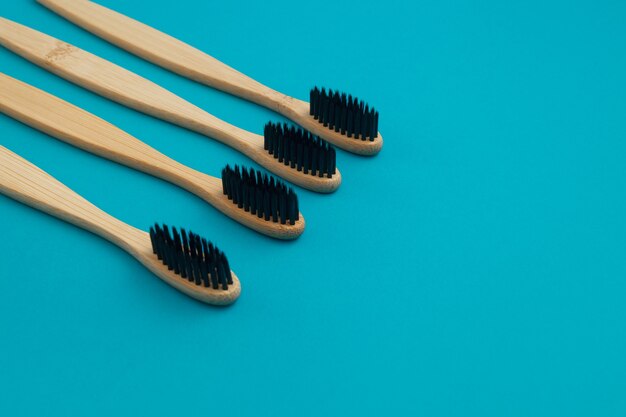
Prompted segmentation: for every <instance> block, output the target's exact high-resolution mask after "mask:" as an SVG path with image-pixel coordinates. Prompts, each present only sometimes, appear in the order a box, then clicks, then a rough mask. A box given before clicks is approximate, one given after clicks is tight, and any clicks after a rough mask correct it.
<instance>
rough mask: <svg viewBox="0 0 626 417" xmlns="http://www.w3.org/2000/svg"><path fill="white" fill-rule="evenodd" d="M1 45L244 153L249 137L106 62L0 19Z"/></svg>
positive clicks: (138, 77)
mask: <svg viewBox="0 0 626 417" xmlns="http://www.w3.org/2000/svg"><path fill="white" fill-rule="evenodd" d="M0 44H2V45H3V46H4V47H6V48H8V49H10V50H12V51H13V52H15V53H17V54H19V55H21V56H23V57H24V58H26V59H28V60H30V61H32V62H33V63H35V64H37V65H40V66H41V67H43V68H45V69H47V70H49V71H51V72H53V73H55V74H57V75H59V76H61V77H63V78H65V79H67V80H69V81H72V82H73V83H76V84H78V85H80V86H82V87H85V88H87V89H89V90H91V91H94V92H96V93H98V94H100V95H102V96H104V97H107V98H109V99H111V100H113V101H117V102H119V103H122V104H124V105H126V106H128V107H131V108H134V109H136V110H139V111H141V112H144V113H147V114H150V115H152V116H155V117H158V118H161V119H164V120H167V121H169V122H171V123H174V124H177V125H180V126H183V127H186V128H188V129H191V130H194V131H197V132H200V133H202V134H204V135H207V136H210V137H213V138H215V139H218V140H220V141H222V142H224V143H226V144H228V145H230V146H232V147H234V148H236V149H239V150H241V151H244V152H245V151H246V150H247V149H248V148H249V146H250V145H249V141H251V142H254V138H253V136H256V135H253V134H252V133H250V132H247V131H245V130H243V129H239V128H238V127H236V126H233V125H231V124H229V123H226V122H225V121H223V120H220V119H218V118H217V117H215V116H212V115H211V114H209V113H207V112H205V111H204V110H202V109H200V108H199V107H196V106H194V105H193V104H191V103H189V102H188V101H186V100H184V99H182V98H181V97H179V96H177V95H176V94H174V93H172V92H170V91H168V90H166V89H165V88H163V87H160V86H159V85H157V84H155V83H153V82H152V81H150V80H147V79H146V78H143V77H141V76H139V75H137V74H135V73H133V72H130V71H128V70H126V69H124V68H122V67H120V66H118V65H115V64H113V63H112V62H109V61H107V60H105V59H102V58H100V57H97V56H96V55H93V54H90V53H89V52H87V51H83V50H82V49H79V48H77V47H75V46H72V45H70V44H68V43H65V42H63V41H61V40H58V39H55V38H53V37H51V36H48V35H46V34H44V33H41V32H38V31H36V30H34V29H31V28H29V27H26V26H24V25H20V24H19V23H15V22H13V21H11V20H8V19H5V18H1V17H0Z"/></svg>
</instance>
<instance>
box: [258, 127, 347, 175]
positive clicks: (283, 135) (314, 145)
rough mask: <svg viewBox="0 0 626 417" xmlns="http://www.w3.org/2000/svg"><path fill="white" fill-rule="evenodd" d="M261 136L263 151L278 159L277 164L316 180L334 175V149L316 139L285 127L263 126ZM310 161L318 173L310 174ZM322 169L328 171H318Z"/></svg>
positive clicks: (295, 129) (308, 133) (300, 130)
mask: <svg viewBox="0 0 626 417" xmlns="http://www.w3.org/2000/svg"><path fill="white" fill-rule="evenodd" d="M263 133H264V135H265V140H264V147H265V150H267V151H268V152H269V154H270V155H273V156H274V158H275V159H278V162H282V163H283V164H285V165H288V166H290V167H291V168H296V169H297V170H298V171H302V172H304V173H305V174H311V175H319V176H320V177H323V176H324V174H325V175H326V176H327V177H328V178H332V176H333V175H334V174H335V170H336V168H335V167H336V166H337V163H336V161H335V159H336V153H335V149H334V148H333V147H332V146H330V144H328V143H327V142H326V141H324V140H322V139H320V138H319V137H317V136H314V135H312V134H311V133H310V132H308V131H306V130H303V129H301V128H296V127H295V126H291V127H290V126H288V125H287V124H286V123H285V124H282V125H281V124H279V123H271V122H270V123H267V124H266V125H265V129H264V130H263ZM311 161H312V163H313V166H315V167H318V169H319V172H318V169H315V170H313V171H311V168H312V166H311ZM320 161H322V162H321V164H320ZM322 166H324V167H327V168H328V169H323V170H322V169H321V167H322ZM331 168H332V169H331Z"/></svg>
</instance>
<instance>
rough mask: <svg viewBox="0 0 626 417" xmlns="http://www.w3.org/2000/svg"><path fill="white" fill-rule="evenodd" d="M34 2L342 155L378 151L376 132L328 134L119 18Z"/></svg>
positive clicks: (267, 93)
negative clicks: (269, 113)
mask: <svg viewBox="0 0 626 417" xmlns="http://www.w3.org/2000/svg"><path fill="white" fill-rule="evenodd" d="M37 1H39V3H41V4H43V5H44V6H46V7H48V8H49V9H51V10H52V11H54V12H56V13H58V14H60V15H61V16H63V17H65V18H66V19H68V20H70V21H71V22H73V23H75V24H77V25H79V26H81V27H83V28H84V29H86V30H88V31H90V32H93V33H95V34H96V35H98V36H100V37H102V38H104V39H106V40H107V41H109V42H111V43H113V44H115V45H117V46H119V47H120V48H123V49H126V50H127V51H130V52H132V53H134V54H136V55H139V56H140V57H142V58H144V59H146V60H148V61H151V62H153V63H155V64H157V65H160V66H162V67H164V68H167V69H169V70H170V71H173V72H176V73H178V74H180V75H182V76H184V77H187V78H191V79H193V80H195V81H198V82H200V83H203V84H206V85H209V86H211V87H214V88H217V89H220V90H223V91H226V92H228V93H230V94H234V95H236V96H239V97H242V98H245V99H246V100H250V101H252V102H255V103H257V104H260V105H262V106H265V107H268V108H270V109H272V110H274V111H276V112H278V113H281V114H282V115H284V116H285V117H288V118H290V119H291V120H293V121H294V122H296V123H298V124H299V125H300V126H302V127H304V128H305V129H307V130H309V131H310V132H312V133H314V134H315V135H318V136H320V137H322V138H324V139H326V140H327V141H329V142H331V143H333V144H335V145H336V146H338V147H340V148H342V149H345V150H348V151H350V152H354V153H358V154H362V155H373V154H376V153H378V152H379V151H380V149H381V148H382V145H383V139H382V135H381V134H380V132H379V133H378V136H377V137H376V139H375V140H374V141H372V142H370V141H369V140H368V141H361V140H355V139H352V138H348V137H346V136H345V135H342V134H340V133H338V132H334V131H332V130H330V129H328V128H326V127H324V126H322V125H321V124H320V123H318V122H317V121H316V120H315V119H314V118H313V117H312V116H311V115H310V114H309V103H308V102H305V101H302V100H298V99H296V98H293V97H290V96H287V95H285V94H281V93H279V92H277V91H276V90H273V89H271V88H269V87H267V86H265V85H263V84H261V83H259V82H257V81H255V80H253V79H252V78H250V77H248V76H246V75H244V74H242V73H240V72H239V71H237V70H235V69H233V68H231V67H229V66H228V65H225V64H223V63H222V62H220V61H218V60H217V59H215V58H213V57H212V56H210V55H208V54H206V53H204V52H202V51H200V50H198V49H196V48H194V47H192V46H190V45H188V44H186V43H184V42H182V41H180V40H178V39H176V38H174V37H172V36H169V35H167V34H165V33H163V32H160V31H158V30H156V29H154V28H152V27H150V26H147V25H145V24H143V23H141V22H138V21H137V20H134V19H131V18H130V17H127V16H125V15H123V14H121V13H118V12H116V11H113V10H111V9H108V8H106V7H103V6H100V5H98V4H96V3H93V2H91V1H86V0H37Z"/></svg>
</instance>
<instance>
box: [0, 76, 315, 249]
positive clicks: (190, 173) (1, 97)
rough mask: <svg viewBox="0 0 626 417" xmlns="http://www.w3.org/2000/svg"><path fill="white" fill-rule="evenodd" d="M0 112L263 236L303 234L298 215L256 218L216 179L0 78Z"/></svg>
mask: <svg viewBox="0 0 626 417" xmlns="http://www.w3.org/2000/svg"><path fill="white" fill-rule="evenodd" d="M0 111H1V112H3V113H5V114H7V115H9V116H11V117H13V118H15V119H17V120H19V121H21V122H23V123H25V124H27V125H29V126H32V127H34V128H36V129H39V130H41V131H43V132H45V133H47V134H49V135H51V136H54V137H56V138H58V139H60V140H63V141H65V142H67V143H69V144H72V145H74V146H76V147H79V148H81V149H84V150H86V151H89V152H91V153H94V154H96V155H99V156H102V157H104V158H107V159H111V160H113V161H116V162H119V163H120V164H123V165H127V166H129V167H132V168H135V169H138V170H140V171H143V172H146V173H148V174H151V175H154V176H156V177H159V178H162V179H164V180H166V181H169V182H171V183H173V184H176V185H178V186H180V187H182V188H184V189H186V190H189V191H190V192H192V193H194V194H196V195H197V196H199V197H200V198H202V199H204V200H205V201H207V202H208V203H209V204H211V205H213V206H214V207H215V208H217V209H218V210H220V211H221V212H222V213H224V214H226V215H227V216H229V217H231V218H232V219H234V220H236V221H238V222H239V223H241V224H243V225H245V226H247V227H249V228H251V229H253V230H256V231H257V232H260V233H263V234H265V235H267V236H271V237H274V238H278V239H294V238H296V237H298V236H299V235H300V234H302V232H303V231H304V226H305V221H304V217H303V216H302V214H300V219H299V220H298V221H297V222H296V224H294V225H289V224H285V225H283V224H280V222H277V223H274V222H273V221H267V220H264V219H259V218H258V217H257V216H255V215H253V214H251V213H249V212H246V211H244V210H243V209H240V208H238V207H237V205H236V204H233V203H232V201H231V200H229V199H228V198H227V197H226V196H225V195H224V193H223V190H222V182H221V180H220V179H219V178H215V177H211V176H209V175H207V174H203V173H201V172H198V171H196V170H194V169H192V168H189V167H187V166H185V165H183V164H181V163H179V162H177V161H175V160H173V159H171V158H169V157H167V156H165V155H163V154H162V153H160V152H159V151H157V150H156V149H154V148H152V147H150V146H148V145H147V144H145V143H144V142H142V141H140V140H139V139H137V138H135V137H133V136H131V135H130V134H128V133H126V132H124V131H123V130H121V129H119V128H117V127H116V126H114V125H112V124H110V123H108V122H106V121H105V120H102V119H100V118H99V117H97V116H95V115H93V114H91V113H89V112H87V111H85V110H83V109H81V108H79V107H76V106H74V105H72V104H70V103H68V102H66V101H64V100H61V99H60V98H58V97H55V96H53V95H51V94H48V93H46V92H45V91H42V90H39V89H37V88H35V87H33V86H31V85H29V84H26V83H23V82H21V81H19V80H16V79H15V78H12V77H9V76H8V75H6V74H2V73H0Z"/></svg>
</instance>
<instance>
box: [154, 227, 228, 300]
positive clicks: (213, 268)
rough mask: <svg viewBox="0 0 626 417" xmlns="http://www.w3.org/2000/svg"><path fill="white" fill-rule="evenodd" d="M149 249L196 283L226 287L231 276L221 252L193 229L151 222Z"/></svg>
mask: <svg viewBox="0 0 626 417" xmlns="http://www.w3.org/2000/svg"><path fill="white" fill-rule="evenodd" d="M150 241H151V242H152V252H153V253H154V254H155V255H156V256H157V258H158V259H159V260H160V261H161V262H163V265H165V266H167V269H169V270H170V271H173V272H174V273H176V274H178V275H179V276H180V277H181V278H182V279H186V280H187V281H189V282H191V283H194V284H195V285H198V286H203V287H212V288H213V289H220V288H221V289H222V290H227V289H228V286H229V285H232V283H233V277H232V274H231V271H230V267H229V266H228V260H227V259H226V255H224V252H222V251H220V250H219V249H218V248H217V247H216V246H214V245H213V244H212V243H210V242H207V240H206V239H204V238H201V237H200V236H198V235H197V234H195V233H193V232H186V231H185V229H180V232H179V231H178V230H177V229H176V228H175V227H173V228H172V232H171V233H170V229H169V228H168V227H167V225H165V224H164V225H163V226H162V227H161V226H159V224H158V223H155V224H154V226H153V227H151V228H150Z"/></svg>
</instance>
